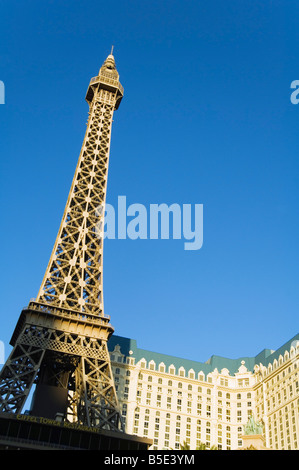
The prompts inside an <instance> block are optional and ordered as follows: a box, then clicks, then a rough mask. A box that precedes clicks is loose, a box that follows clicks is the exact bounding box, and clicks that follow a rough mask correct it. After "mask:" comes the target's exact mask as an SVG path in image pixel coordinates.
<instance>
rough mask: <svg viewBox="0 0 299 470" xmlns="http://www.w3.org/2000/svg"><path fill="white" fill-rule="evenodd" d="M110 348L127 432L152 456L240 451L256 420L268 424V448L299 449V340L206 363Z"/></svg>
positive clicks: (115, 343) (127, 345)
mask: <svg viewBox="0 0 299 470" xmlns="http://www.w3.org/2000/svg"><path fill="white" fill-rule="evenodd" d="M108 347H109V352H110V358H111V365H112V370H113V375H114V380H115V386H116V391H117V396H118V400H119V405H120V409H121V413H122V416H123V418H124V420H125V426H126V432H127V433H128V434H135V435H137V436H140V437H146V438H150V439H152V440H153V445H152V447H151V449H153V450H163V449H174V450H175V449H180V448H181V447H180V446H181V445H182V444H184V443H187V444H188V445H189V447H190V449H191V450H193V449H194V450H195V449H196V448H197V447H198V446H199V445H200V444H201V443H204V444H205V445H206V447H207V448H208V449H209V448H210V449H211V448H217V449H220V450H236V449H241V448H242V446H243V441H242V435H243V428H244V425H245V424H246V423H247V421H248V418H249V417H250V416H251V415H253V416H254V418H255V420H257V421H259V422H262V423H263V426H264V438H265V446H266V447H267V448H269V449H273V450H275V449H277V450H283V449H285V450H295V449H298V448H299V447H298V440H299V334H298V335H296V336H295V337H294V338H292V339H291V340H290V341H288V342H287V343H286V344H284V345H283V346H281V347H280V348H279V349H278V350H276V351H273V350H269V349H265V350H263V351H262V352H260V353H259V354H258V355H257V356H255V357H241V358H239V359H227V358H224V357H220V356H212V357H211V358H210V359H208V360H207V361H206V362H196V361H192V360H187V359H181V358H178V357H173V356H168V355H165V354H159V353H156V352H152V351H147V350H144V349H140V348H139V347H138V346H137V343H136V341H135V340H133V339H129V338H124V337H120V336H116V335H113V336H112V337H111V338H110V340H109V342H108Z"/></svg>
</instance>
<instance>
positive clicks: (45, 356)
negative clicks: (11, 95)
mask: <svg viewBox="0 0 299 470" xmlns="http://www.w3.org/2000/svg"><path fill="white" fill-rule="evenodd" d="M122 97H123V87H122V85H121V84H120V82H119V74H118V72H117V69H116V65H115V60H114V56H113V49H112V51H111V54H110V55H108V57H107V59H106V60H105V62H104V64H103V65H102V67H101V68H100V71H99V74H98V75H97V76H96V77H94V78H92V79H91V81H90V84H89V87H88V90H87V93H86V101H87V103H88V104H89V118H88V122H87V129H86V133H85V136H84V141H83V145H82V149H81V153H80V156H79V160H78V163H77V167H76V170H75V175H74V178H73V181H72V185H71V189H70V193H69V196H68V200H67V203H66V207H65V210H64V214H63V217H62V221H61V225H60V228H59V231H58V234H57V238H56V241H55V244H54V247H53V251H52V254H51V257H50V260H49V263H48V266H47V269H46V272H45V275H44V278H43V281H42V284H41V287H40V290H39V292H38V295H37V298H36V299H35V301H30V303H29V305H28V307H27V308H25V309H24V310H23V311H22V312H21V315H20V317H19V320H18V322H17V325H16V327H15V330H14V333H13V335H12V338H11V341H10V344H11V345H12V347H13V349H12V352H11V354H10V356H9V357H8V359H7V361H6V363H5V364H4V366H3V368H2V371H1V373H0V416H2V418H11V419H13V416H14V417H18V419H19V421H18V423H23V424H25V423H26V424H27V425H28V423H30V424H31V425H33V424H34V423H35V424H36V423H39V424H40V425H42V423H44V425H45V423H47V425H48V426H50V428H51V424H53V423H55V424H56V422H57V421H59V422H60V423H62V424H61V426H66V425H68V426H69V427H68V428H67V429H69V430H71V429H72V425H73V426H74V425H76V429H77V430H78V429H79V430H80V429H84V430H86V429H87V430H89V429H90V430H93V431H95V430H96V431H98V432H99V433H102V434H103V433H104V434H105V432H109V433H110V434H109V435H110V436H111V433H117V436H118V439H120V440H121V442H122V445H123V446H124V442H125V443H126V442H128V443H129V444H128V445H129V446H130V445H132V439H133V440H134V439H135V441H134V442H135V444H136V441H138V438H137V436H128V435H125V434H124V424H123V420H122V416H121V413H120V410H119V406H118V399H117V395H116V390H115V385H114V379H113V375H112V369H111V364H110V357H109V353H108V347H107V341H108V339H109V337H110V336H111V334H112V333H113V331H114V329H113V327H112V326H111V324H110V318H109V317H108V316H107V315H105V314H104V310H103V230H104V214H105V199H106V189H107V176H108V163H109V153H110V141H111V129H112V120H113V113H114V110H117V109H118V107H119V105H120V102H121V100H122ZM34 386H35V390H34V393H33V398H32V403H31V408H30V412H29V415H30V416H27V417H26V415H23V420H22V419H20V415H21V413H22V409H23V407H24V405H25V402H26V401H27V399H28V396H29V392H30V391H31V390H32V389H33V387H34ZM21 416H22V415H21ZM39 418H40V419H39ZM0 421H1V420H0ZM4 421H5V420H4ZM5 422H7V421H5ZM80 426H81V428H80ZM2 427H3V426H2ZM20 432H21V431H20ZM28 432H29V431H28ZM49 432H50V431H49ZM70 432H71V431H70ZM4 434H5V432H4ZM0 435H1V422H0ZM5 436H6V438H8V437H9V432H8V431H7V429H6V434H5ZM56 439H57V438H56ZM116 439H117V438H116ZM0 441H1V437H0ZM139 441H140V442H139V448H144V447H148V442H147V443H144V442H145V441H144V442H143V443H142V442H141V440H140V439H139ZM140 445H141V447H140ZM142 446H143V447H142ZM125 448H126V445H125Z"/></svg>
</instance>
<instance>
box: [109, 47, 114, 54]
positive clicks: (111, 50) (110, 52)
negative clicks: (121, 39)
mask: <svg viewBox="0 0 299 470" xmlns="http://www.w3.org/2000/svg"><path fill="white" fill-rule="evenodd" d="M113 48H114V46H112V47H111V52H110V55H113Z"/></svg>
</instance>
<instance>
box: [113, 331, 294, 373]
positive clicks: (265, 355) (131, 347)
mask: <svg viewBox="0 0 299 470" xmlns="http://www.w3.org/2000/svg"><path fill="white" fill-rule="evenodd" d="M296 341H299V334H297V335H296V336H294V337H293V338H292V339H290V340H289V341H288V342H287V343H285V344H284V345H283V346H281V347H280V348H279V349H277V350H276V351H272V350H271V349H264V350H263V351H261V352H260V353H259V354H257V355H256V356H254V357H244V356H242V357H239V358H237V359H229V358H225V357H221V356H215V355H213V356H211V357H210V359H208V360H207V361H206V362H199V361H194V360H190V359H183V358H180V357H175V356H170V355H167V354H161V353H157V352H153V351H147V350H146V349H140V348H139V347H138V346H137V342H136V340H135V339H131V338H124V337H122V336H117V335H112V337H111V338H110V340H109V342H108V348H109V351H110V352H111V351H113V350H114V348H115V346H116V345H119V347H120V351H121V353H122V354H124V355H125V356H126V357H134V358H135V364H136V363H137V362H138V361H140V360H141V359H145V360H146V361H147V363H149V362H150V361H154V362H155V364H156V370H157V369H158V365H159V364H160V363H161V362H163V363H164V364H165V367H166V370H168V367H169V366H171V365H173V366H174V367H175V369H176V374H177V373H178V370H179V368H180V367H183V368H184V369H185V371H186V372H188V371H189V370H190V369H193V370H194V372H195V374H198V373H199V372H203V373H204V374H205V375H206V374H209V373H210V372H213V370H214V369H218V371H219V372H221V370H222V369H228V371H229V373H230V375H233V374H235V373H237V372H238V369H239V367H240V366H241V363H242V361H244V362H245V364H244V365H245V367H246V368H247V369H248V371H251V372H253V369H254V366H255V364H257V365H259V364H263V365H264V366H266V367H267V365H268V364H269V363H272V362H273V361H274V359H277V360H278V357H279V356H280V355H282V356H283V355H284V353H285V351H289V350H290V347H291V345H292V343H294V342H296Z"/></svg>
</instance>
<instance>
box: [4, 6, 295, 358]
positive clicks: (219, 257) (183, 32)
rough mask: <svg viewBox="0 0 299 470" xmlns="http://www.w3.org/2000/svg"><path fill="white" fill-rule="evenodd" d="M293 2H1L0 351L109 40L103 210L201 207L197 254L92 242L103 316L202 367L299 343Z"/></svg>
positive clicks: (71, 162) (36, 259) (69, 168)
mask: <svg viewBox="0 0 299 470" xmlns="http://www.w3.org/2000/svg"><path fill="white" fill-rule="evenodd" d="M298 14H299V6H298V2H297V1H288V0H274V1H269V0H264V1H262V2H261V1H260V0H247V1H245V0H244V1H240V0H226V1H223V0H209V1H206V0H196V1H195V0H188V1H182V0H181V1H177V0H171V1H165V0H159V1H156V0H152V1H148V2H145V1H140V0H139V1H137V0H131V1H128V0H115V1H113V2H106V1H105V2H104V1H96V2H95V1H89V0H85V1H84V2H82V1H64V2H61V1H59V0H52V1H50V0H43V1H40V0H39V1H26V2H22V1H14V0H6V1H2V2H1V11H0V38H1V64H0V65H1V68H0V80H2V81H3V82H4V83H5V101H6V102H5V105H1V106H0V120H1V210H2V214H1V221H2V229H1V235H0V236H1V246H2V250H1V251H2V253H1V264H2V269H1V290H2V292H1V312H0V325H1V329H0V340H2V341H4V343H5V345H6V346H7V347H6V355H7V354H8V352H9V350H10V348H9V347H8V342H9V340H10V337H11V334H12V332H13V329H14V327H15V324H16V322H17V319H18V317H19V314H20V312H21V309H22V307H24V306H25V305H27V304H28V302H29V300H30V298H32V297H35V296H36V295H37V292H38V289H39V286H40V283H41V281H42V277H43V274H44V271H45V269H46V266H47V263H48V260H49V256H50V253H51V250H52V247H53V243H54V240H55V237H56V234H57V230H58V227H59V224H60V220H61V217H62V213H63V209H64V205H65V203H66V199H67V196H68V192H69V188H70V184H71V180H72V177H73V173H74V170H75V166H76V163H77V159H78V156H79V152H80V148H81V144H82V140H83V136H84V132H85V125H86V121H87V113H88V105H87V103H86V102H85V99H84V98H85V93H86V89H87V86H88V83H89V80H90V78H91V77H93V76H95V75H97V73H98V70H99V68H100V66H101V65H102V63H103V61H104V60H105V58H106V56H107V55H108V54H109V52H110V49H111V45H112V44H113V45H114V55H115V59H116V63H117V68H118V71H119V73H120V80H121V83H122V85H123V86H124V89H125V96H124V99H123V101H122V103H121V106H120V108H119V110H118V111H116V113H115V115H114V124H113V131H112V145H111V159H110V168H109V178H108V196H107V202H110V203H112V204H114V203H115V202H116V201H117V197H118V196H119V195H125V196H126V197H127V202H128V204H131V203H136V202H137V203H141V204H144V205H145V206H148V205H149V204H152V203H166V204H171V203H178V204H187V203H189V204H203V206H204V242H203V247H202V248H201V249H200V250H198V251H185V250H184V248H183V241H180V240H138V241H132V240H128V239H127V240H106V242H105V248H104V301H105V313H106V314H109V315H110V316H111V323H112V324H113V326H114V327H115V333H116V334H117V335H120V336H127V337H131V338H134V339H136V340H137V343H138V346H139V347H141V348H144V349H149V350H153V351H156V352H161V353H166V354H171V355H176V356H180V357H183V358H189V359H194V360H198V361H205V360H207V359H208V358H209V357H210V356H211V355H212V354H217V355H221V356H225V357H230V358H238V357H240V356H246V355H248V356H253V355H256V354H257V353H259V352H260V351H261V350H262V349H264V348H271V349H277V348H278V347H280V346H281V345H282V344H283V343H284V342H286V341H287V340H289V339H291V338H292V337H293V336H294V335H295V334H297V333H298V330H299V328H298V280H299V279H298V278H299V276H298V264H299V263H298V261H299V259H298V239H299V233H298V203H299V197H298V196H299V189H298V187H299V186H298V170H299V165H298V157H299V152H298V150H299V132H298V130H299V104H298V105H293V104H292V103H291V101H290V95H291V89H290V84H291V82H292V81H293V80H299V61H298V44H299V29H298Z"/></svg>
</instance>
